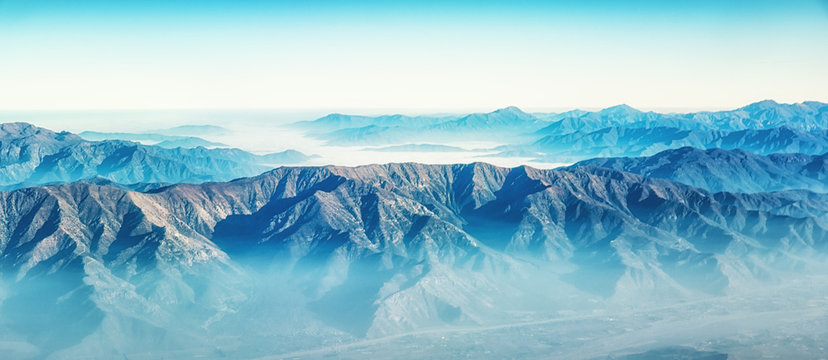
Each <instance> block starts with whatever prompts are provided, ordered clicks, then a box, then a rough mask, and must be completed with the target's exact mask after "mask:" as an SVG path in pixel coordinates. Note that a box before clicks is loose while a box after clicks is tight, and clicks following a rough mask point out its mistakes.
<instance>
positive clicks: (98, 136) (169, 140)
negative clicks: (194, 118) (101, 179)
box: [78, 131, 227, 149]
mask: <svg viewBox="0 0 828 360" xmlns="http://www.w3.org/2000/svg"><path fill="white" fill-rule="evenodd" d="M78 136H80V137H82V138H84V139H86V140H89V141H102V140H127V141H137V142H151V143H152V144H151V145H155V146H160V147H163V148H170V149H171V148H177V147H183V148H196V147H199V146H202V147H227V145H226V144H223V143H220V142H215V141H208V140H205V139H202V138H200V137H196V136H181V135H164V134H155V133H122V132H99V131H84V132H81V133H79V134H78Z"/></svg>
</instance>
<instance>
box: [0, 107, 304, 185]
mask: <svg viewBox="0 0 828 360" xmlns="http://www.w3.org/2000/svg"><path fill="white" fill-rule="evenodd" d="M307 159H309V157H308V156H306V155H304V154H302V153H300V152H298V151H293V150H288V151H284V152H280V153H274V154H268V155H254V154H251V153H248V152H245V151H242V150H239V149H225V148H222V149H206V148H204V147H196V148H182V147H178V148H172V149H167V148H163V147H159V146H149V145H141V144H138V143H134V142H128V141H119V140H106V141H87V140H84V139H82V138H81V137H79V136H77V135H74V134H70V133H66V132H62V133H55V132H52V131H50V130H47V129H43V128H38V127H36V126H33V125H30V124H26V123H5V124H0V185H2V186H4V187H5V188H9V187H12V188H14V187H23V186H34V185H38V184H49V183H65V182H73V181H77V180H81V179H86V178H93V177H101V178H105V179H107V180H110V181H114V182H117V183H123V184H134V183H178V182H204V181H222V180H230V179H234V178H239V177H245V176H251V175H255V174H258V173H261V172H262V171H266V170H267V169H270V168H273V167H275V166H278V165H282V164H295V163H300V162H302V161H305V160H307Z"/></svg>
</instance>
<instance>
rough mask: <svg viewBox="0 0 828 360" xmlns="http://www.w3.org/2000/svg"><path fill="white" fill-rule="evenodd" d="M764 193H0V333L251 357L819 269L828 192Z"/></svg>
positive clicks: (387, 182) (69, 188) (489, 189)
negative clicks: (794, 211) (785, 206)
mask: <svg viewBox="0 0 828 360" xmlns="http://www.w3.org/2000/svg"><path fill="white" fill-rule="evenodd" d="M47 138H50V137H48V136H47ZM761 196H762V198H761V199H760V198H757V197H755V196H753V197H751V196H749V195H744V194H728V193H719V194H716V195H714V194H712V193H710V192H708V191H706V190H700V189H697V188H693V187H690V186H687V185H683V184H679V183H675V182H671V181H667V180H660V179H648V178H644V177H642V176H639V175H635V174H631V173H627V172H622V171H617V170H612V169H606V168H596V167H575V168H571V169H567V170H538V169H533V168H529V167H517V168H500V167H495V166H491V165H487V164H482V163H476V164H469V165H420V164H410V163H408V164H388V165H372V166H362V167H353V168H351V167H289V168H278V169H275V170H272V171H269V172H267V173H264V174H262V175H260V176H256V177H252V178H245V179H239V180H236V181H232V182H226V183H205V184H178V185H172V186H167V187H162V188H156V189H153V190H150V191H147V192H144V193H141V192H133V191H128V190H124V189H121V188H117V187H113V186H106V185H104V186H102V185H96V184H90V183H75V184H68V185H57V186H48V187H35V188H27V189H20V190H16V191H11V192H0V209H2V211H3V213H2V216H3V221H2V222H0V268H2V270H3V271H2V274H3V278H2V281H3V285H4V286H3V289H4V292H3V293H2V294H0V295H2V296H3V298H2V303H1V304H0V319H2V320H0V334H3V339H4V341H6V342H7V343H10V344H17V345H18V348H19V349H29V350H28V351H30V353H31V357H43V356H46V355H49V354H51V355H52V356H54V357H55V358H77V357H83V356H87V357H89V356H93V357H124V356H126V357H128V358H131V357H135V356H138V357H140V356H139V355H141V354H143V353H145V351H146V349H147V348H150V349H153V353H154V354H155V355H158V354H164V353H168V354H170V355H171V356H175V357H186V356H206V357H230V358H247V357H257V356H265V355H273V354H279V353H285V352H290V351H298V350H303V349H307V348H311V347H315V346H322V345H320V344H340V345H341V344H347V343H348V342H352V341H357V340H358V339H361V338H365V337H368V338H380V339H381V338H382V337H384V336H388V335H398V334H405V333H407V332H411V331H420V330H422V329H444V328H452V327H457V328H460V329H467V330H466V331H468V329H473V328H474V327H476V326H488V325H497V324H509V323H510V322H515V321H529V320H537V319H538V318H539V317H540V318H543V317H547V316H555V315H554V314H560V313H573V314H596V312H597V314H599V316H601V318H605V317H607V316H608V315H606V314H608V313H606V312H602V311H606V310H605V309H606V308H605V306H606V307H608V308H610V309H611V308H620V309H630V308H642V307H646V306H664V305H665V304H666V303H669V304H673V303H674V302H680V301H682V300H694V299H696V300H704V301H708V300H709V299H715V298H717V297H724V296H727V295H728V294H737V293H740V292H745V291H752V292H754V293H755V292H756V291H757V289H758V288H760V287H761V286H764V285H767V284H773V283H778V282H782V283H785V281H786V279H788V278H789V277H791V276H801V274H802V273H803V272H806V273H810V274H817V273H819V271H824V266H823V265H822V264H823V259H824V254H825V251H826V242H828V228H826V225H825V224H826V223H825V222H824V221H823V220H821V219H822V217H824V213H822V212H821V211H824V210H825V209H826V208H828V206H825V204H826V202H825V199H824V198H823V199H822V200H819V199H820V198H819V197H818V196H816V195H815V194H814V195H812V196H811V197H808V198H804V197H803V198H800V200H797V198H796V196H799V195H791V193H789V192H785V193H782V194H781V195H775V193H764V194H761ZM797 201H801V202H803V204H802V205H801V206H797ZM766 203H767V204H773V203H787V204H788V209H782V208H779V207H776V206H766V205H764V204H766ZM820 204H821V205H820ZM792 208H800V209H807V210H808V211H810V212H811V213H812V214H813V215H810V216H803V214H804V213H802V212H801V213H797V214H796V215H786V214H785V213H784V212H786V211H790V209H792ZM789 274H793V275H789ZM727 299H730V300H729V301H733V300H732V299H731V298H727ZM602 309H604V310H602ZM707 316H713V315H712V314H709V315H707ZM572 321H574V320H572ZM233 334H236V335H233ZM239 334H243V335H239ZM651 335H652V334H651ZM447 346H453V345H451V344H448V345H447ZM21 351H23V350H21Z"/></svg>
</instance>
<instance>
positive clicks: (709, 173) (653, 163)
mask: <svg viewBox="0 0 828 360" xmlns="http://www.w3.org/2000/svg"><path fill="white" fill-rule="evenodd" d="M579 166H597V167H604V168H610V169H615V170H622V171H626V172H631V173H636V174H640V175H643V176H645V177H651V178H661V179H669V180H673V181H677V182H681V183H685V184H688V185H692V186H694V187H698V188H702V189H707V190H710V191H713V192H719V191H728V192H744V193H754V192H772V191H780V190H793V189H804V190H811V191H815V192H822V193H828V153H826V154H822V155H805V154H771V155H764V156H763V155H757V154H754V153H751V152H747V151H744V150H724V149H708V150H701V149H697V148H692V147H684V148H680V149H675V150H665V151H662V152H660V153H658V154H655V155H652V156H649V157H635V158H629V157H627V158H596V159H590V160H585V161H581V162H578V163H577V164H575V165H573V167H579Z"/></svg>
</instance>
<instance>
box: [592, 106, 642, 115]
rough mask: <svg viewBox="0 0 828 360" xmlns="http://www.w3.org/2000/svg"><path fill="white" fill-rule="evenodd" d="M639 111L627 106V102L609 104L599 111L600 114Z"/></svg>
mask: <svg viewBox="0 0 828 360" xmlns="http://www.w3.org/2000/svg"><path fill="white" fill-rule="evenodd" d="M640 112H641V111H640V110H638V109H636V108H633V107H632V106H629V105H627V104H619V105H615V106H610V107H608V108H606V109H603V110H601V111H600V113H601V114H629V113H640Z"/></svg>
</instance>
